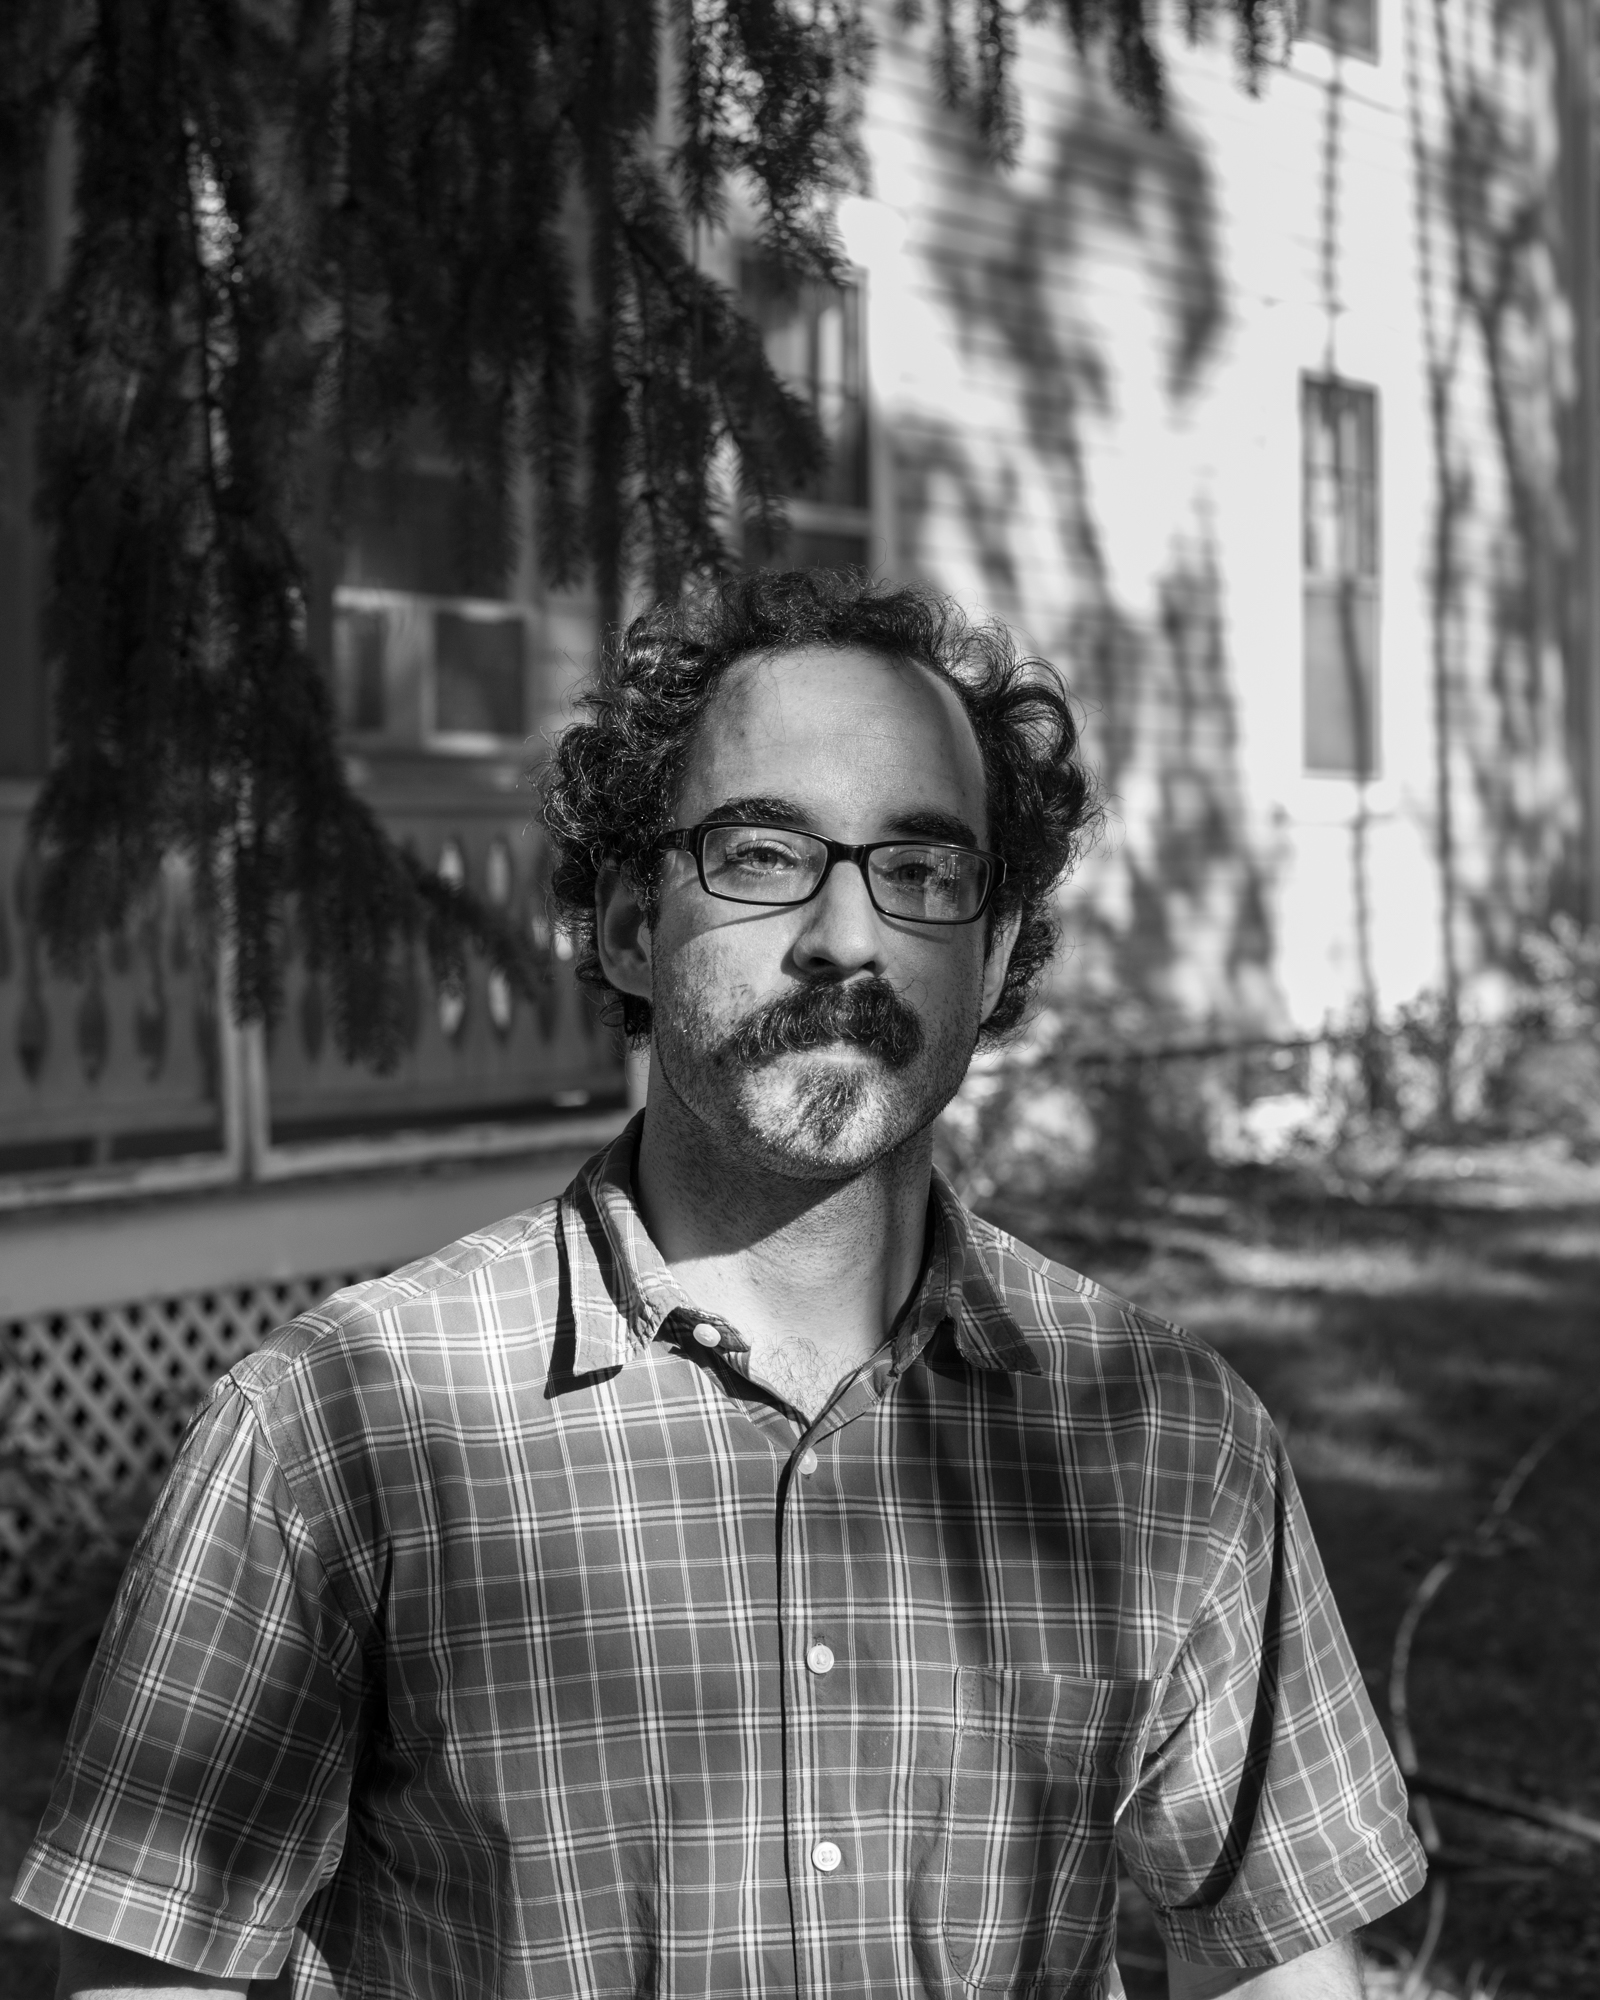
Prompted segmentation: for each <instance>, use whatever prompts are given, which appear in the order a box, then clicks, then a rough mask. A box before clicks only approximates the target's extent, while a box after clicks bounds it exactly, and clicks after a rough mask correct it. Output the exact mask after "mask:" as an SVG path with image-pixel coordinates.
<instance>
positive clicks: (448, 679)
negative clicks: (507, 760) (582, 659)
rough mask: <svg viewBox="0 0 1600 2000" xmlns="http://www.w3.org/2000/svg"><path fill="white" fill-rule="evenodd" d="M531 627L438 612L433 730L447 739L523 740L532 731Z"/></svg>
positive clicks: (515, 618) (512, 621)
mask: <svg viewBox="0 0 1600 2000" xmlns="http://www.w3.org/2000/svg"><path fill="white" fill-rule="evenodd" d="M526 637H527V627H526V626H525V625H524V623H523V621H522V619H521V618H520V617H518V616H517V615H516V614H513V615H512V616H510V617H508V618H481V617H465V616H463V615H462V614H461V613H460V612H456V611H439V612H435V614H434V619H433V663H434V679H433V704H434V710H433V726H434V728H435V729H436V730H438V731H440V732H442V733H444V734H458V733H459V734H466V735H471V736H522V735H524V734H525V733H526V731H527V695H526V688H527V673H526V665H525V653H526V646H525V641H526Z"/></svg>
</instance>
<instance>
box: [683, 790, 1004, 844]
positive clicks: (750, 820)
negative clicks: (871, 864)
mask: <svg viewBox="0 0 1600 2000" xmlns="http://www.w3.org/2000/svg"><path fill="white" fill-rule="evenodd" d="M706 820H707V822H708V823H710V824H720V825H723V826H727V825H729V824H734V825H738V826H792V827H796V828H798V829H799V830H800V831H801V832H821V831H822V829H821V828H820V827H819V826H818V824H817V818H816V815H815V814H814V813H812V812H808V811H807V810H806V808H805V807H804V806H802V805H799V804H797V803H796V802H795V800H793V799H780V798H775V797H773V796H772V795H771V794H769V793H766V792H756V793H747V794H743V795H741V796H740V797H738V798H733V799H724V800H723V801H722V803H721V805H718V806H713V808H712V809H711V811H710V812H708V813H707V814H706ZM883 837H884V838H885V839H889V840H937V841H941V842H944V843H946V844H948V845H949V846H951V847H976V846H977V845H978V836H977V834H976V833H974V832H973V830H972V828H971V827H970V826H969V825H968V824H967V822H966V821H965V820H964V819H962V818H961V816H960V814H959V813H949V812H941V811H940V810H939V809H938V807H937V806H922V807H912V808H911V810H909V811H907V812H899V813H894V814H892V815H891V816H890V818H889V820H888V822H887V832H886V833H885V835H884V836H883Z"/></svg>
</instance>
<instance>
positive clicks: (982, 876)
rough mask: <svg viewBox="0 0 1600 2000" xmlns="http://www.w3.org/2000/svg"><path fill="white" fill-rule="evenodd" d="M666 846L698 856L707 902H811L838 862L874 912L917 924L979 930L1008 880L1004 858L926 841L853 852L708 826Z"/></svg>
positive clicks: (766, 830) (804, 836) (831, 844)
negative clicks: (846, 865) (848, 864)
mask: <svg viewBox="0 0 1600 2000" xmlns="http://www.w3.org/2000/svg"><path fill="white" fill-rule="evenodd" d="M661 844H662V846H663V847H675V848H678V849H681V850H682V851H683V852H684V853H687V854H692V855H693V856H694V859H695V866H696V867H697V868H698V869H699V871H700V886H701V888H702V889H704V890H705V891H706V893H707V894H708V895H711V896H720V897H721V898H722V900H723V901H724V902H725V903H754V904H757V905H760V906H762V907H766V908H781V907H783V906H785V905H791V904H795V903H809V902H810V901H811V899H812V897H813V896H816V895H819V894H820V893H821V891H822V885H823V883H824V882H826V881H827V879H828V876H829V875H830V874H831V872H832V870H833V867H834V864H835V862H839V861H853V862H854V863H855V865H856V866H857V867H858V868H859V869H860V870H861V874H862V878H863V880H864V881H865V882H866V885H867V894H868V895H869V896H870V897H871V899H872V906H873V908H874V909H875V910H877V911H879V912H880V913H881V914H882V915H883V916H886V917H901V918H904V919H906V920H908V921H909V922H911V923H914V924H970V923H974V922H975V921H976V920H977V919H978V918H979V917H981V916H982V915H983V913H984V911H985V910H986V909H987V908H988V907H989V904H990V902H991V901H992V900H993V897H994V892H995V891H996V889H998V888H999V886H1000V884H1001V883H1002V882H1003V881H1004V880H1005V876H1006V864H1005V863H1004V862H1003V861H1002V860H1001V859H1000V858H999V856H998V855H995V854H985V853H984V852H983V850H982V849H981V848H977V847H947V846H945V845H943V844H942V843H940V842H933V841H926V840H869V841H867V842H865V843H864V844H863V845H862V846H860V847H851V846H849V845H848V844H847V843H846V842H845V841H842V840H826V839H824V838H823V836H822V835H821V834H819V833H797V832H796V831H795V829H794V828H793V827H788V826H729V825H727V824H726V823H724V822H723V821H721V820H702V821H701V823H700V825H699V826H680V827H674V828H673V830H672V831H671V832H670V833H666V834H663V835H662V837H661Z"/></svg>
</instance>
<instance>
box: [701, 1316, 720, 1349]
mask: <svg viewBox="0 0 1600 2000" xmlns="http://www.w3.org/2000/svg"><path fill="white" fill-rule="evenodd" d="M694 1337H695V1339H696V1340H698V1341H699V1343H700V1345H701V1346H702V1347H720V1346H721V1345H722V1335H721V1334H720V1333H718V1331H717V1329H716V1328H715V1327H714V1326H707V1325H706V1323H705V1321H704V1320H702V1321H701V1322H700V1324H699V1325H698V1326H697V1327H696V1328H695V1330H694Z"/></svg>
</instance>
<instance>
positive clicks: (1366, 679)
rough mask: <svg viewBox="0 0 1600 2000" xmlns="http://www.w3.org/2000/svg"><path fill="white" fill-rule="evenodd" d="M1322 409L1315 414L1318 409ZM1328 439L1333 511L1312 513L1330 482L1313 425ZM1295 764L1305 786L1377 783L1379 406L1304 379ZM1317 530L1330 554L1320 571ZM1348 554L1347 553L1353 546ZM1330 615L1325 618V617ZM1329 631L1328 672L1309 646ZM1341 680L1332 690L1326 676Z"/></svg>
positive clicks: (1343, 384)
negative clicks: (1333, 743)
mask: <svg viewBox="0 0 1600 2000" xmlns="http://www.w3.org/2000/svg"><path fill="white" fill-rule="evenodd" d="M1334 399H1339V400H1342V401H1344V402H1346V403H1347V404H1350V405H1353V406H1354V408H1355V411H1356V413H1357V421H1356V424H1355V426H1354V429H1353V433H1352V435H1353V436H1354V438H1355V440H1356V442H1357V463H1356V465H1355V466H1354V468H1353V469H1350V468H1346V467H1345V466H1344V465H1343V463H1342V461H1341V458H1340V437H1341V433H1342V432H1343V429H1344V426H1343V423H1342V422H1341V421H1340V420H1339V413H1337V411H1336V412H1335V416H1334V420H1333V421H1332V422H1330V421H1329V417H1328V414H1327V412H1328V410H1329V409H1330V408H1333V407H1334ZM1319 403H1321V404H1322V406H1323V408H1322V411H1321V412H1320V413H1319V412H1317V406H1318V404H1319ZM1314 413H1316V414H1317V421H1319V422H1320V423H1321V424H1322V426H1323V429H1324V432H1325V434H1328V433H1331V435H1332V436H1333V437H1334V440H1335V442H1334V463H1333V468H1332V475H1331V476H1332V482H1333V493H1332V505H1331V511H1330V510H1329V508H1328V506H1327V503H1326V501H1324V503H1323V504H1322V506H1321V507H1319V506H1318V501H1317V493H1316V482H1317V481H1318V480H1319V478H1322V477H1326V476H1327V475H1326V473H1325V471H1324V470H1323V469H1322V468H1320V467H1319V465H1318V462H1317V460H1316V458H1315V457H1314V454H1313V448H1314V445H1315V443H1316V441H1317V438H1316V431H1315V429H1314V424H1313V417H1314ZM1299 418H1300V606H1301V608H1300V648H1301V664H1300V697H1301V722H1300V762H1301V770H1302V772H1303V773H1304V774H1305V776H1307V777H1308V778H1335V779H1344V780H1346V781H1353V782H1355V783H1357V784H1369V783H1371V782H1372V781H1374V780H1375V779H1379V778H1381V777H1382V775H1383V747H1384V746H1383V728H1382V703H1383V655H1382V620H1383V563H1382V528H1383V522H1382V491H1383V486H1382V470H1383V456H1382V398H1381V395H1380V392H1379V390H1378V387H1377V385H1376V384H1375V383H1371V382H1361V381H1354V380H1352V379H1350V378H1349V377H1347V376H1343V375H1337V374H1330V373H1325V372H1312V371H1310V370H1307V371H1305V372H1303V373H1302V374H1301V376H1300V409H1299ZM1319 524H1320V527H1321V530H1322V533H1323V536H1324V538H1325V539H1327V540H1331V541H1332V542H1333V543H1334V544H1335V545H1336V546H1335V548H1334V550H1333V552H1332V560H1331V562H1330V561H1326V560H1324V561H1321V562H1319V561H1317V560H1315V559H1314V558H1315V556H1316V545H1317V540H1318V532H1319ZM1352 545H1353V546H1352ZM1330 614H1331V616H1330ZM1330 623H1332V624H1333V625H1334V627H1335V629H1336V632H1337V638H1336V639H1335V641H1334V644H1335V645H1336V646H1337V647H1338V648H1339V656H1338V657H1337V658H1336V659H1335V660H1333V661H1332V662H1331V663H1330V662H1329V661H1328V660H1327V659H1326V658H1325V656H1324V655H1323V654H1322V653H1321V651H1320V647H1319V643H1318V641H1317V639H1316V637H1315V635H1316V634H1317V633H1318V631H1319V630H1320V631H1323V632H1325V631H1326V630H1327V629H1328V626H1329V624H1330ZM1330 673H1331V674H1334V675H1337V676H1342V685H1341V684H1340V682H1339V681H1338V680H1335V681H1333V682H1331V683H1330V682H1329V681H1328V680H1327V679H1326V678H1325V676H1327V675H1328V674H1330ZM1341 729H1342V730H1344V731H1345V732H1346V740H1347V742H1348V745H1349V748H1348V751H1347V753H1346V754H1344V755H1339V754H1337V751H1336V750H1330V748H1329V744H1328V735H1329V733H1330V732H1331V733H1332V734H1333V735H1337V734H1338V732H1339V731H1340V730H1341Z"/></svg>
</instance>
